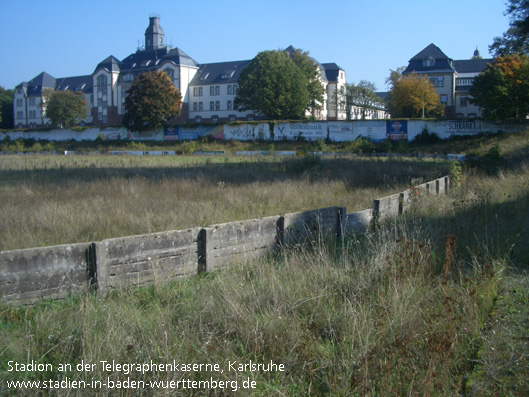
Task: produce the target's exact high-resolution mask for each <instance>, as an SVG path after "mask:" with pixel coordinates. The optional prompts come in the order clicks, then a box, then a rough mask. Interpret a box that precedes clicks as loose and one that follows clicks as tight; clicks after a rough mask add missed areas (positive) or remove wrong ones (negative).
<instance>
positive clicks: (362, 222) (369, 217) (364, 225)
mask: <svg viewBox="0 0 529 397" xmlns="http://www.w3.org/2000/svg"><path fill="white" fill-rule="evenodd" d="M372 223H373V209H371V208H370V209H367V210H363V211H359V212H353V213H351V214H347V217H346V221H345V231H346V233H365V232H366V231H367V230H368V229H369V227H370V226H371V224H372Z"/></svg>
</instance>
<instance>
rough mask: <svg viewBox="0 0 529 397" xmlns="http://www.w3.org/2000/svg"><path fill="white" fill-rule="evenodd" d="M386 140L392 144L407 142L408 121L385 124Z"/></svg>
mask: <svg viewBox="0 0 529 397" xmlns="http://www.w3.org/2000/svg"><path fill="white" fill-rule="evenodd" d="M386 138H387V139H389V140H390V141H392V142H397V141H407V140H408V121H407V120H395V121H387V122H386Z"/></svg>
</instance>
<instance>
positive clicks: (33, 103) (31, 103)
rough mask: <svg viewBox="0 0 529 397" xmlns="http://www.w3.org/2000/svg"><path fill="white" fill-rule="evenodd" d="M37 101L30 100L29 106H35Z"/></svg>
mask: <svg viewBox="0 0 529 397" xmlns="http://www.w3.org/2000/svg"><path fill="white" fill-rule="evenodd" d="M35 102H36V99H35V98H29V106H35Z"/></svg>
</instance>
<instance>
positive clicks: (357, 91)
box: [346, 80, 384, 120]
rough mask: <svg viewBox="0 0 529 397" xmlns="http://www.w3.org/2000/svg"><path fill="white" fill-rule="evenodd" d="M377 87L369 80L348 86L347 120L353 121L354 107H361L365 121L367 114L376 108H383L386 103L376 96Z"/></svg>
mask: <svg viewBox="0 0 529 397" xmlns="http://www.w3.org/2000/svg"><path fill="white" fill-rule="evenodd" d="M376 90H377V87H376V85H375V84H374V83H372V82H370V81H367V80H360V82H359V83H358V84H356V85H355V84H354V83H351V84H350V85H348V86H347V94H346V95H347V118H348V119H349V120H350V119H351V114H350V113H351V109H352V107H353V106H356V107H359V108H360V110H361V117H362V120H364V119H365V118H366V116H367V112H368V111H369V110H370V109H373V108H375V107H377V108H378V107H383V106H384V101H383V100H382V99H381V98H380V97H379V96H378V95H377V94H376V92H375V91H376Z"/></svg>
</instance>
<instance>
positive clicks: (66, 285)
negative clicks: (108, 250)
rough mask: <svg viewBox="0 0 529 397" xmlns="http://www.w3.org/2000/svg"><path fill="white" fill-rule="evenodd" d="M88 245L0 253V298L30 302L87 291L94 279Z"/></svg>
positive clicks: (58, 246) (9, 300)
mask: <svg viewBox="0 0 529 397" xmlns="http://www.w3.org/2000/svg"><path fill="white" fill-rule="evenodd" d="M91 252H92V250H91V244H90V243H83V244H69V245H57V246H52V247H42V248H31V249H23V250H13V251H3V252H0V268H1V272H0V298H1V299H3V300H5V301H8V302H17V303H32V302H37V301H39V300H41V299H58V298H66V297H68V296H69V295H71V294H78V293H82V292H86V291H88V289H89V288H90V284H91V283H92V282H93V280H94V266H93V258H91Z"/></svg>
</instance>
